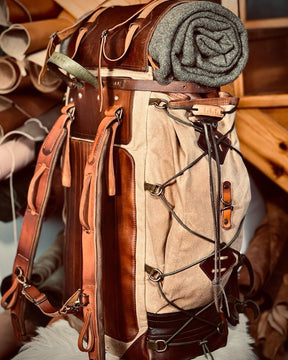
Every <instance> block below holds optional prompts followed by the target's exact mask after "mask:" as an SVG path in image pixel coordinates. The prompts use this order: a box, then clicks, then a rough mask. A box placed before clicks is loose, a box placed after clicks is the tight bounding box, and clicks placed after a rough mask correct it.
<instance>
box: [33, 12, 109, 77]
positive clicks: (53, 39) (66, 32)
mask: <svg viewBox="0 0 288 360" xmlns="http://www.w3.org/2000/svg"><path fill="white" fill-rule="evenodd" d="M104 10H105V8H102V7H101V6H99V7H96V9H93V10H91V11H89V12H88V13H87V14H86V15H85V16H84V17H81V19H80V20H79V21H76V22H75V23H74V24H73V25H72V26H69V27H68V28H65V29H63V30H61V31H56V32H55V33H53V34H52V35H51V36H50V41H49V43H48V46H47V50H46V58H45V61H44V66H43V67H42V69H41V72H40V74H39V81H40V82H42V81H43V80H44V77H45V74H46V72H47V61H48V59H49V58H50V57H51V56H52V55H53V53H54V51H55V48H56V46H57V45H58V44H59V43H62V41H63V40H65V39H67V38H68V37H69V36H71V35H72V34H74V33H75V32H76V31H77V30H78V29H81V26H82V25H83V24H86V22H88V23H89V22H93V21H95V19H96V18H97V16H98V15H100V14H101V12H103V11H104ZM79 34H80V35H79V39H77V41H76V44H75V49H74V54H73V56H75V55H76V53H77V50H78V48H79V46H80V43H81V40H82V38H83V36H84V34H83V32H82V31H79Z"/></svg>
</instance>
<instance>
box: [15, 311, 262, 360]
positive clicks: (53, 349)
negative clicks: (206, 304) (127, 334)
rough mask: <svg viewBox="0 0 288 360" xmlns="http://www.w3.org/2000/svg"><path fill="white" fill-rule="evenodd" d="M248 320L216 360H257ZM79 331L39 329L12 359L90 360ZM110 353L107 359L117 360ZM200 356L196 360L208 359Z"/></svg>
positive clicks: (57, 325) (55, 326)
mask: <svg viewBox="0 0 288 360" xmlns="http://www.w3.org/2000/svg"><path fill="white" fill-rule="evenodd" d="M246 324H247V321H246V318H245V317H244V315H240V323H239V325H238V326H236V327H231V328H230V331H229V337H228V344H227V346H226V347H224V348H221V349H218V350H216V351H214V352H213V357H214V360H231V355H232V354H233V360H243V359H245V360H257V359H258V358H257V356H256V355H255V354H254V353H253V351H252V347H251V344H252V342H253V339H252V338H251V337H250V335H249V334H248V332H247V325H246ZM77 339H78V332H77V331H76V330H75V329H73V328H71V327H70V325H69V323H68V322H67V321H65V320H59V321H56V322H54V323H52V324H51V325H50V326H48V327H46V328H38V335H37V336H36V337H35V339H34V340H33V341H31V342H30V343H27V344H25V345H24V346H23V347H22V348H21V350H20V352H19V353H18V355H16V356H15V357H14V358H13V359H12V360H39V359H41V360H51V359H53V360H87V359H88V355H87V353H83V352H81V351H80V350H79V349H78V347H77ZM118 359H119V358H118V357H115V356H113V355H111V354H107V355H106V360H118ZM205 359H206V358H205V356H204V355H203V356H199V357H197V358H195V360H205ZM175 360H176V359H175Z"/></svg>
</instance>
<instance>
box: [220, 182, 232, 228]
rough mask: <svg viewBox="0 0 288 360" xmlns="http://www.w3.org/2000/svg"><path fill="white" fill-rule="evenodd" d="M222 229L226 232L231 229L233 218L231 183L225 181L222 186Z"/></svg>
mask: <svg viewBox="0 0 288 360" xmlns="http://www.w3.org/2000/svg"><path fill="white" fill-rule="evenodd" d="M221 202H222V205H223V206H222V209H221V212H222V227H223V228H224V229H226V230H229V229H230V228H231V216H232V210H233V206H232V195H231V183H230V181H224V183H223V185H222V199H221Z"/></svg>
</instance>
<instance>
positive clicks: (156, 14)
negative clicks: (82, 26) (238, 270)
mask: <svg viewBox="0 0 288 360" xmlns="http://www.w3.org/2000/svg"><path fill="white" fill-rule="evenodd" d="M175 2H176V1H167V2H165V3H163V4H160V5H159V6H157V7H156V8H155V9H154V10H153V11H152V12H151V13H150V15H148V16H147V18H145V19H143V21H141V23H140V27H139V29H138V30H137V33H136V35H135V37H134V40H133V42H132V44H131V46H130V49H129V51H128V53H127V54H126V56H124V58H123V59H121V60H120V61H117V62H108V61H107V60H106V61H105V60H104V58H103V57H102V60H101V65H102V66H105V67H118V68H122V69H128V70H136V71H147V70H148V56H147V55H148V45H149V40H150V38H151V35H152V33H153V31H154V29H155V26H156V23H158V21H160V18H161V17H160V15H161V16H162V15H164V13H165V12H166V11H168V9H169V7H170V6H174V5H175ZM141 6H143V5H140V6H139V5H131V6H114V7H113V8H108V9H107V10H106V11H104V12H103V13H102V14H101V15H100V16H99V17H98V18H97V19H96V21H95V22H94V23H92V24H91V25H88V26H89V31H88V33H87V35H86V36H85V37H84V39H83V40H82V43H81V48H80V50H79V51H78V54H77V55H76V57H75V58H74V59H75V60H76V61H77V62H79V63H80V64H81V65H82V66H84V67H87V68H95V67H98V59H99V49H100V46H99V45H100V39H101V35H102V33H103V31H104V30H106V29H109V28H113V27H114V26H115V25H116V24H119V23H121V22H123V21H125V20H126V19H128V18H129V17H130V16H131V15H133V14H134V13H135V12H136V11H137V10H138V9H139V8H140V7H141ZM132 23H133V21H132V20H131V21H130V22H129V23H128V24H126V25H125V26H123V27H120V28H119V29H118V30H117V31H115V32H113V34H109V36H108V38H107V42H106V47H105V50H106V53H107V55H108V56H109V58H118V57H119V56H120V55H121V54H122V53H123V49H124V45H125V38H126V35H127V31H128V29H129V26H130V25H131V24H132ZM77 36H78V33H77V34H74V36H73V37H72V39H71V41H70V43H69V47H68V51H67V55H68V56H71V55H72V53H73V49H74V43H75V41H76V39H77Z"/></svg>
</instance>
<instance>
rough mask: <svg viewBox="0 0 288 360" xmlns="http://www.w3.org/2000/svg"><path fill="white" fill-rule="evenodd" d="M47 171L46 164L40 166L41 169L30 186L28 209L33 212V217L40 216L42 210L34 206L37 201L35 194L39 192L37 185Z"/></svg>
mask: <svg viewBox="0 0 288 360" xmlns="http://www.w3.org/2000/svg"><path fill="white" fill-rule="evenodd" d="M46 169H47V167H46V164H45V163H43V164H40V167H39V168H38V169H36V171H35V173H34V175H33V177H32V179H31V181H30V185H29V189H28V195H27V203H28V208H29V209H30V210H31V214H32V215H38V214H39V211H40V209H37V205H36V204H34V201H35V192H36V191H37V183H39V179H40V178H41V176H42V175H43V173H44V171H45V170H46Z"/></svg>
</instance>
